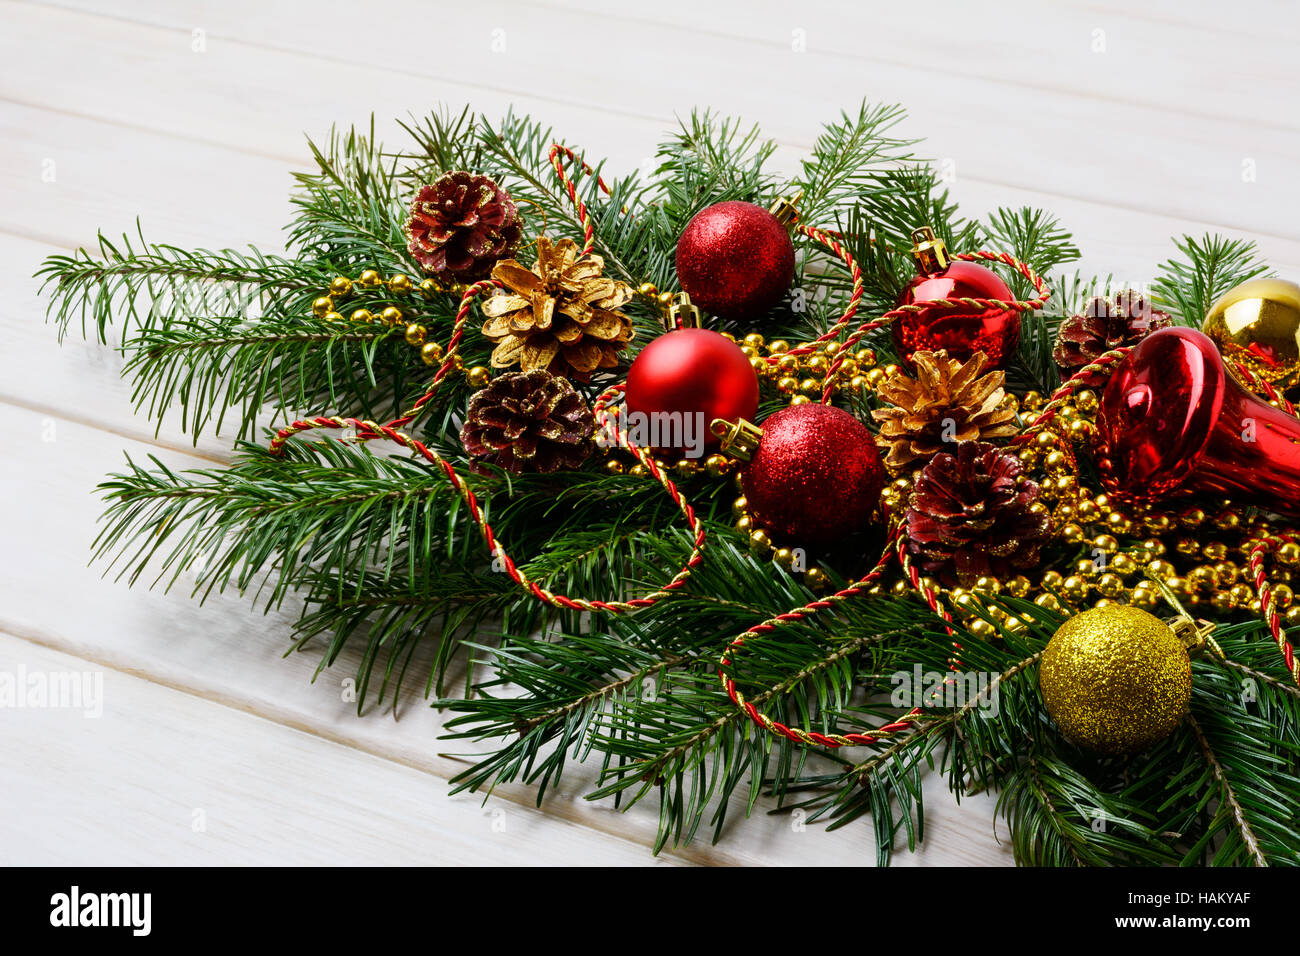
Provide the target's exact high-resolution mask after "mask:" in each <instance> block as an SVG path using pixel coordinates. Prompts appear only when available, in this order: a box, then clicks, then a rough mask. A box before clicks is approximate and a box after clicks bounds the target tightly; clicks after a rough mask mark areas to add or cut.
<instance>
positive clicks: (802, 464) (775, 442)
mask: <svg viewBox="0 0 1300 956" xmlns="http://www.w3.org/2000/svg"><path fill="white" fill-rule="evenodd" d="M885 477H886V476H885V466H884V463H883V462H882V461H881V460H880V452H878V451H877V450H876V443H875V441H874V439H873V438H872V437H871V432H869V431H867V429H866V427H865V426H864V425H863V424H862V423H861V422H860V421H858V420H857V419H856V418H854V417H853V416H852V415H851V414H849V413H848V412H846V411H844V410H843V409H839V408H835V407H833V406H831V405H820V404H817V403H815V402H808V403H806V404H803V405H792V406H790V407H789V408H783V409H781V410H780V411H779V412H775V413H773V414H772V415H771V416H769V417H768V418H767V420H766V421H764V422H763V430H762V435H761V437H760V438H759V441H758V447H757V449H755V450H754V452H753V457H752V458H751V459H750V461H749V464H748V465H746V466H745V468H744V470H743V471H742V472H741V477H740V481H741V487H742V488H743V489H744V493H745V498H746V500H747V501H748V508H749V513H750V515H752V516H753V519H754V522H755V523H756V524H757V525H759V526H761V527H763V528H765V529H766V530H767V531H768V533H769V534H771V535H772V538H773V539H774V540H776V541H778V542H783V543H785V542H789V543H791V544H800V545H808V546H812V547H817V546H825V545H828V544H831V543H832V542H835V541H837V540H839V539H842V538H843V537H844V536H846V535H849V534H852V533H853V532H855V531H859V530H861V529H863V528H865V527H867V526H868V525H869V524H870V522H871V516H872V514H873V513H874V512H875V510H876V506H877V504H878V503H879V501H880V492H881V489H883V488H884V485H885Z"/></svg>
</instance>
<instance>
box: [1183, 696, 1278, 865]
mask: <svg viewBox="0 0 1300 956" xmlns="http://www.w3.org/2000/svg"><path fill="white" fill-rule="evenodd" d="M1187 723H1188V725H1189V726H1190V727H1191V728H1192V733H1194V734H1195V735H1196V744H1197V746H1198V747H1200V750H1201V753H1202V755H1204V757H1205V762H1206V763H1207V764H1209V766H1210V770H1211V772H1212V773H1213V774H1214V780H1215V782H1216V783H1217V784H1218V785H1219V790H1220V793H1221V794H1222V796H1223V803H1224V805H1225V806H1227V807H1228V809H1229V811H1230V812H1231V814H1232V823H1233V826H1234V827H1235V828H1236V830H1237V834H1238V835H1239V836H1240V837H1241V842H1242V843H1243V844H1245V847H1246V851H1247V852H1248V853H1249V854H1250V858H1251V861H1252V862H1253V863H1254V864H1255V866H1268V861H1267V860H1266V859H1265V858H1264V854H1263V853H1261V852H1260V849H1259V840H1257V839H1256V837H1255V831H1254V830H1253V829H1251V826H1250V822H1249V821H1248V820H1247V819H1246V813H1245V811H1244V810H1242V807H1241V804H1240V803H1239V802H1238V801H1237V794H1236V793H1235V792H1234V791H1233V789H1232V784H1231V783H1229V782H1228V777H1227V774H1226V773H1225V772H1224V769H1223V764H1222V763H1220V762H1219V758H1218V757H1216V756H1215V754H1214V748H1213V747H1211V746H1210V742H1209V741H1208V740H1207V739H1206V738H1205V732H1204V731H1203V730H1201V725H1200V724H1198V723H1197V722H1196V718H1195V717H1192V716H1190V715H1189V716H1188V718H1187Z"/></svg>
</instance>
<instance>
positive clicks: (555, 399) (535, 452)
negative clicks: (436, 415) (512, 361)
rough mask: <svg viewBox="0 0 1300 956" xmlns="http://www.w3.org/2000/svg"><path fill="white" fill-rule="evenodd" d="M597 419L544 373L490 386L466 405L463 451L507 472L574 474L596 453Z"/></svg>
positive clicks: (570, 389) (562, 381)
mask: <svg viewBox="0 0 1300 956" xmlns="http://www.w3.org/2000/svg"><path fill="white" fill-rule="evenodd" d="M595 431H596V422H595V418H594V417H593V416H592V413H591V409H590V408H588V407H587V403H586V402H585V401H584V400H583V398H582V396H581V395H579V394H578V392H577V390H576V389H575V388H574V387H573V386H572V385H571V384H569V382H568V381H566V380H565V379H563V378H560V377H558V376H556V375H552V374H550V373H549V372H547V371H545V370H543V369H535V370H533V371H531V372H512V373H510V374H508V375H502V376H499V377H498V378H495V379H493V380H492V383H491V384H490V385H488V386H487V387H486V388H483V389H480V390H479V391H477V392H475V393H474V395H473V397H472V398H470V400H469V411H468V413H467V414H466V417H465V426H464V427H463V428H462V429H461V431H460V440H461V443H462V444H463V445H464V446H465V451H466V452H467V453H468V454H469V455H470V456H471V457H473V458H476V459H479V460H480V461H486V462H491V463H492V464H494V465H498V466H500V467H501V468H504V469H505V470H506V471H509V472H513V473H514V474H520V473H521V472H525V471H531V472H552V471H559V470H560V469H562V468H577V467H578V466H579V465H581V464H582V463H583V462H584V461H586V460H587V458H588V456H590V455H591V452H592V450H593V448H594V447H595V439H594V434H595Z"/></svg>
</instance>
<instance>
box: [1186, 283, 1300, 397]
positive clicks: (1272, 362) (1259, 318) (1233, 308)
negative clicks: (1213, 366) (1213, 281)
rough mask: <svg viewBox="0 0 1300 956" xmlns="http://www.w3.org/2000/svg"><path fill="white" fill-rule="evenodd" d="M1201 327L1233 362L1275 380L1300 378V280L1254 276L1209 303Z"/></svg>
mask: <svg viewBox="0 0 1300 956" xmlns="http://www.w3.org/2000/svg"><path fill="white" fill-rule="evenodd" d="M1201 331H1202V332H1204V333H1205V334H1206V335H1208V336H1209V337H1210V338H1211V339H1213V340H1214V344H1215V345H1217V346H1218V347H1219V353H1220V354H1221V355H1222V356H1223V358H1224V361H1225V363H1226V364H1227V366H1228V368H1229V369H1230V370H1231V369H1232V366H1233V363H1238V364H1240V365H1242V366H1244V367H1245V368H1247V369H1249V370H1250V371H1251V372H1253V373H1254V374H1255V375H1257V376H1258V377H1259V378H1261V379H1263V380H1264V381H1266V382H1269V383H1270V384H1273V385H1278V386H1281V387H1282V388H1289V387H1291V386H1293V385H1295V384H1297V382H1300V285H1296V284H1295V283H1294V282H1287V281H1286V280H1285V279H1251V280H1250V281H1249V282H1243V283H1242V284H1241V285H1239V286H1236V287H1235V288H1233V289H1230V290H1229V291H1228V292H1227V293H1225V294H1224V295H1223V296H1222V297H1221V298H1220V299H1219V300H1218V301H1217V302H1215V303H1214V304H1213V305H1212V306H1210V310H1209V312H1208V313H1207V314H1206V316H1205V322H1204V323H1202V325H1201Z"/></svg>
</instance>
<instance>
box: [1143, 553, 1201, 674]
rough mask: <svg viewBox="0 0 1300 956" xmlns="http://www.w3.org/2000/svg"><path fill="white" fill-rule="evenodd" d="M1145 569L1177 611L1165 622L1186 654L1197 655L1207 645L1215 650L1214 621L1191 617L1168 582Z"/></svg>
mask: <svg viewBox="0 0 1300 956" xmlns="http://www.w3.org/2000/svg"><path fill="white" fill-rule="evenodd" d="M1145 570H1146V576H1147V578H1148V579H1149V580H1150V581H1151V582H1152V583H1153V584H1155V586H1156V590H1157V591H1159V592H1160V596H1161V597H1163V598H1164V599H1165V600H1166V601H1167V602H1168V603H1169V605H1170V606H1171V607H1172V608H1173V609H1174V610H1175V611H1177V612H1178V616H1177V617H1172V618H1168V619H1167V620H1166V621H1165V623H1166V624H1168V625H1169V628H1170V630H1172V631H1173V632H1174V637H1176V638H1178V640H1179V641H1181V642H1182V645H1183V647H1185V648H1187V654H1188V656H1189V657H1197V656H1198V655H1200V654H1201V652H1203V651H1204V650H1205V648H1206V647H1208V646H1214V647H1215V649H1216V650H1217V649H1218V645H1217V644H1215V643H1214V639H1213V637H1212V636H1211V635H1213V634H1214V629H1215V625H1214V622H1213V621H1207V620H1205V619H1203V618H1195V617H1192V615H1191V614H1189V613H1188V612H1187V608H1185V607H1183V602H1182V601H1180V600H1178V595H1177V594H1175V593H1174V589H1173V588H1171V587H1170V586H1169V584H1168V582H1166V581H1165V580H1164V579H1163V578H1161V577H1160V576H1159V575H1157V574H1153V573H1152V572H1151V569H1150V568H1146V569H1145Z"/></svg>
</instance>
